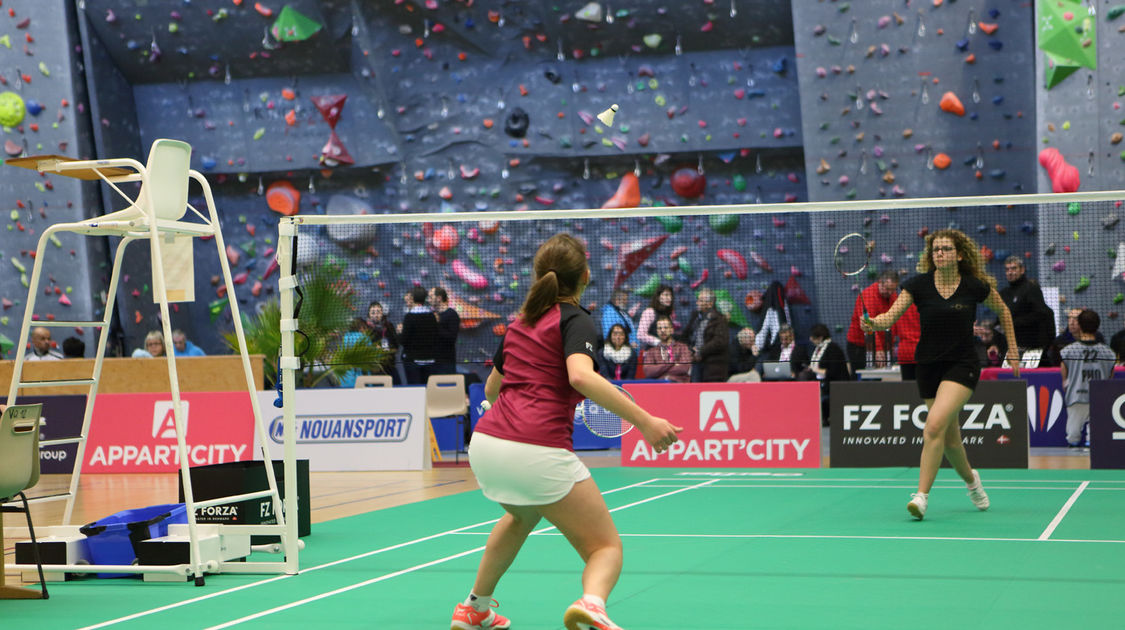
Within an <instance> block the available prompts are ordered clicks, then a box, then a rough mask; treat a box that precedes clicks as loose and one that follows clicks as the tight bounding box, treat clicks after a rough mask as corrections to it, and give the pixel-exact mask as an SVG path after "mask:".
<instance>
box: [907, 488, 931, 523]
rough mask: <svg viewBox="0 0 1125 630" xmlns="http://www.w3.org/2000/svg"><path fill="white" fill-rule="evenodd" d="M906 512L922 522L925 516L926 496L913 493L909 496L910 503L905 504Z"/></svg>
mask: <svg viewBox="0 0 1125 630" xmlns="http://www.w3.org/2000/svg"><path fill="white" fill-rule="evenodd" d="M906 511H907V512H910V515H911V516H913V517H914V518H915V519H917V520H919V521H920V520H922V518H923V517H925V516H926V495H925V494H923V493H921V492H915V493H914V494H911V495H910V503H907V504H906Z"/></svg>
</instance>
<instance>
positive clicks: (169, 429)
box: [152, 400, 188, 440]
mask: <svg viewBox="0 0 1125 630" xmlns="http://www.w3.org/2000/svg"><path fill="white" fill-rule="evenodd" d="M180 412H181V418H180V419H181V420H182V421H183V423H184V436H187V432H188V401H186V400H181V401H180ZM152 437H154V438H156V439H158V440H174V439H176V413H175V411H174V408H173V407H172V401H170V400H158V401H156V402H155V403H154V404H153V405H152Z"/></svg>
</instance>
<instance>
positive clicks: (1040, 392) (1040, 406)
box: [1027, 385, 1065, 433]
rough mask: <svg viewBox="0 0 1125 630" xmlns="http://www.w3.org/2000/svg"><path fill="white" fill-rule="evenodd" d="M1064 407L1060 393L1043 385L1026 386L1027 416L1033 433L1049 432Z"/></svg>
mask: <svg viewBox="0 0 1125 630" xmlns="http://www.w3.org/2000/svg"><path fill="white" fill-rule="evenodd" d="M1064 407H1065V404H1064V401H1063V397H1062V392H1060V391H1059V390H1057V389H1052V388H1050V387H1046V386H1044V385H1039V386H1035V385H1028V386H1027V416H1028V419H1029V420H1031V430H1032V432H1034V433H1042V432H1045V431H1050V430H1051V427H1053V426H1055V421H1057V420H1058V419H1059V415H1061V414H1062V411H1063V408H1064Z"/></svg>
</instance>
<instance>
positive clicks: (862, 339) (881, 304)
mask: <svg viewBox="0 0 1125 630" xmlns="http://www.w3.org/2000/svg"><path fill="white" fill-rule="evenodd" d="M897 295H898V272H897V271H895V270H893V269H887V270H884V271H883V272H882V273H880V274H879V277H878V278H876V279H875V282H873V283H872V284H870V285H868V287H867V288H865V289H864V290H863V291H862V292H861V293H860V295H859V297H858V298H856V301H855V307H854V308H852V319H851V323H850V324H849V326H848V336H847V349H848V362H849V363H851V366H852V370H854V371H856V372H858V371H859V370H865V369H867V368H868V367H885V366H886V365H887V359H888V358H889V357H890V356H891V355H890V349H891V348H890V338H891V336H892V335H893V333H890V332H888V333H883V334H875V339H874V346H873V348H872V350H873V356H872V358H873V359H874V360H875V365H872V366H868V365H867V345H868V343H867V342H868V339H867V336H866V335H864V334H863V330H862V329H861V328H860V325H859V322H860V320H861V319H863V310H864V309H865V308H866V309H867V316H868V317H875V316H877V315H881V314H882V313H886V312H887V310H888V309H890V308H891V304H894V301H895V297H896V296H897Z"/></svg>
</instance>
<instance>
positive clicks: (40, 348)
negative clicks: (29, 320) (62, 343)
mask: <svg viewBox="0 0 1125 630" xmlns="http://www.w3.org/2000/svg"><path fill="white" fill-rule="evenodd" d="M62 358H63V355H62V353H61V352H59V351H58V350H55V349H54V348H52V347H51V330H50V329H49V328H44V327H43V326H36V327H35V328H32V329H31V350H29V351H28V352H27V354H26V355H24V357H23V360H24V361H58V360H61V359H62Z"/></svg>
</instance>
